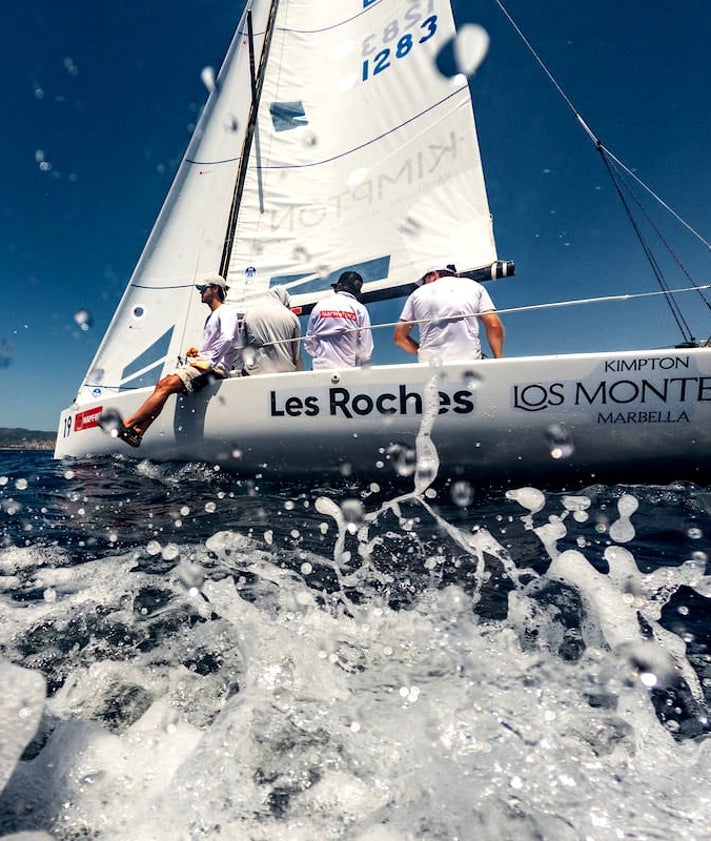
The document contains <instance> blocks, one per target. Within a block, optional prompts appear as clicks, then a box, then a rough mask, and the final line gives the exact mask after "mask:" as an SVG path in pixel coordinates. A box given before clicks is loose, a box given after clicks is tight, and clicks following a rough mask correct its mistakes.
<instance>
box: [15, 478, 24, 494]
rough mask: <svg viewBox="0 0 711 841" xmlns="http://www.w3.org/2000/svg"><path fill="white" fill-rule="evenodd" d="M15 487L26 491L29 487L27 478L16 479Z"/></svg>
mask: <svg viewBox="0 0 711 841" xmlns="http://www.w3.org/2000/svg"><path fill="white" fill-rule="evenodd" d="M15 487H16V488H17V490H18V491H24V490H25V489H26V488H27V479H16V480H15Z"/></svg>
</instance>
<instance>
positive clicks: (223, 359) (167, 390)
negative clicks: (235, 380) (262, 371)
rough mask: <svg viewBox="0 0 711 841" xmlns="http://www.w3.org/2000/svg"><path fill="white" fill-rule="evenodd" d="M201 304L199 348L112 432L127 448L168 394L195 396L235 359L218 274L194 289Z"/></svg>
mask: <svg viewBox="0 0 711 841" xmlns="http://www.w3.org/2000/svg"><path fill="white" fill-rule="evenodd" d="M195 288H196V289H197V290H198V292H199V293H200V299H201V301H202V303H203V304H206V305H207V306H208V307H209V308H210V315H209V316H208V317H207V321H206V322H205V327H204V328H203V340H202V345H201V346H200V347H199V348H196V347H190V348H188V349H187V350H186V351H185V356H186V357H187V359H188V361H187V362H186V363H185V364H184V365H181V366H180V367H179V368H176V370H175V371H174V372H173V373H172V374H167V375H166V376H165V377H163V378H162V379H161V380H159V381H158V383H157V385H156V387H155V389H154V391H153V394H151V396H150V397H149V398H148V399H147V400H146V401H145V402H144V403H143V405H142V406H141V407H140V408H139V409H138V410H137V411H135V412H134V413H133V414H132V415H131V417H130V418H127V419H126V420H125V421H124V422H123V423H121V424H120V425H119V427H118V430H117V431H116V434H117V435H118V437H119V438H120V439H121V440H122V441H125V442H126V443H127V444H129V445H130V446H131V447H139V446H140V445H141V440H142V438H143V435H144V433H145V432H146V430H147V429H148V427H149V426H150V425H151V424H152V423H153V421H154V420H155V419H156V418H157V417H158V415H160V413H161V412H162V411H163V407H164V406H165V404H166V401H167V400H168V398H169V397H170V395H171V394H179V393H180V394H186V393H187V394H195V393H196V392H197V391H199V390H200V389H201V388H204V387H205V386H206V385H208V383H211V382H215V380H221V379H224V378H225V377H227V376H228V375H229V373H230V371H231V369H232V367H233V365H234V363H235V361H236V359H237V356H238V353H239V351H238V349H237V347H236V336H237V310H235V309H234V307H223V304H224V301H225V293H226V292H227V289H228V288H229V287H228V286H227V283H226V282H225V279H224V278H223V277H220V275H210V276H209V277H207V278H205V279H204V280H203V282H202V283H200V284H198V285H196V287H195ZM101 421H102V419H101V418H99V425H100V426H104V428H106V429H108V430H111V429H113V428H114V426H115V424H114V422H113V420H112V419H111V418H107V419H105V423H104V424H102V422H101Z"/></svg>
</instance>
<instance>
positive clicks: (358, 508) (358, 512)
mask: <svg viewBox="0 0 711 841" xmlns="http://www.w3.org/2000/svg"><path fill="white" fill-rule="evenodd" d="M341 514H343V519H344V520H345V522H346V523H350V524H356V525H358V524H360V523H362V522H363V518H364V517H365V509H364V508H363V503H362V502H361V501H360V500H359V499H344V500H343V502H342V503H341Z"/></svg>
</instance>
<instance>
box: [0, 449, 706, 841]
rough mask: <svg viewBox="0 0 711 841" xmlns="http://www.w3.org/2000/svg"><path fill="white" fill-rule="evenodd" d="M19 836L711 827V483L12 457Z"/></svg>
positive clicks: (695, 833) (10, 606) (533, 835)
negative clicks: (291, 472)
mask: <svg viewBox="0 0 711 841" xmlns="http://www.w3.org/2000/svg"><path fill="white" fill-rule="evenodd" d="M0 526H1V529H0V837H1V838H8V837H9V838H16V839H18V841H19V839H20V838H22V839H25V841H30V839H33V841H40V839H42V841H46V839H55V841H78V840H79V839H95V840H96V841H197V839H226V840H227V841H241V839H248V840H249V841H262V839H263V841H282V839H283V841H287V839H288V841H314V839H318V841H322V839H323V840H328V839H347V840H348V841H415V840H416V839H437V840H438V841H439V839H441V841H445V839H447V841H455V840H457V841H501V839H513V840H514V841H517V840H518V839H521V840H522V841H528V840H529V839H530V841H533V839H546V841H548V839H550V840H551V841H574V839H576V840H577V839H580V841H613V839H614V840H615V841H617V839H669V838H674V839H675V841H681V840H682V839H701V838H709V837H711V835H710V834H709V833H710V831H709V828H708V827H709V814H710V813H711V793H709V787H708V780H709V779H710V778H711V753H710V751H711V747H710V739H709V730H710V725H709V719H708V704H709V700H710V699H711V654H710V651H709V641H710V639H711V601H710V598H711V576H709V575H708V574H707V573H708V571H709V570H708V555H709V542H710V540H711V489H710V488H703V487H698V486H695V485H691V484H685V483H679V484H673V485H664V486H662V485H659V486H654V485H615V486H605V485H595V486H589V487H582V486H579V487H569V488H566V489H563V488H551V487H547V486H546V483H545V477H543V478H542V480H541V482H540V484H539V485H538V486H536V487H533V486H532V487H524V488H516V489H510V488H509V489H503V488H502V489H497V488H494V487H488V488H480V487H478V486H477V484H476V481H475V479H474V478H473V477H471V478H469V479H467V478H460V479H458V480H456V481H450V482H444V481H443V482H442V483H441V484H437V483H436V482H435V483H434V484H432V485H431V486H430V487H427V488H426V489H425V490H420V491H419V492H415V490H414V484H413V483H412V482H410V484H409V486H408V478H407V477H403V478H402V479H401V480H400V481H399V483H398V484H392V485H391V484H387V483H374V482H370V481H358V480H356V479H348V480H346V479H344V480H343V481H342V482H341V483H340V484H322V485H319V484H318V483H315V482H311V483H308V484H306V483H305V484H301V485H299V484H275V483H267V482H266V481H264V480H262V479H260V478H256V479H250V480H246V479H243V478H240V477H239V476H236V475H234V474H230V473H228V472H226V471H224V470H219V469H217V468H216V467H214V466H213V465H208V464H190V465H185V464H161V465H159V464H155V463H152V462H150V461H131V460H130V459H127V458H126V459H124V458H119V457H114V458H107V459H106V460H103V461H91V462H80V461H71V462H70V461H67V462H57V461H53V460H52V458H51V456H50V455H49V454H48V453H37V452H17V451H4V452H0Z"/></svg>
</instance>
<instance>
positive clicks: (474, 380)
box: [464, 371, 482, 391]
mask: <svg viewBox="0 0 711 841" xmlns="http://www.w3.org/2000/svg"><path fill="white" fill-rule="evenodd" d="M481 379H482V378H481V374H480V373H479V372H478V371H465V372H464V382H465V384H466V386H467V388H468V389H469V391H476V390H477V388H479V386H480V385H481Z"/></svg>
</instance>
